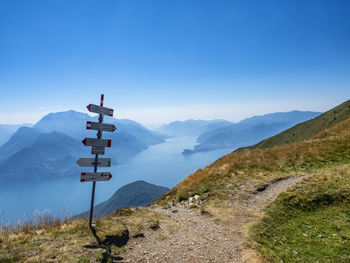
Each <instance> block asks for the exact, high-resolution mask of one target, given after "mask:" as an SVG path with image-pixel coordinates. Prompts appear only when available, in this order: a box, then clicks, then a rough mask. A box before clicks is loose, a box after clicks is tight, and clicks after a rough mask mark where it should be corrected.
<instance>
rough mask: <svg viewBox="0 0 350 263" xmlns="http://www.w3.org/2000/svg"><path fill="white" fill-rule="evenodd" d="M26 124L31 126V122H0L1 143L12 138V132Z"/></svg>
mask: <svg viewBox="0 0 350 263" xmlns="http://www.w3.org/2000/svg"><path fill="white" fill-rule="evenodd" d="M22 126H26V127H30V126H31V125H30V124H0V145H2V144H4V143H5V142H7V141H8V139H10V137H11V136H12V134H14V133H15V132H16V131H17V130H18V129H19V128H20V127H22Z"/></svg>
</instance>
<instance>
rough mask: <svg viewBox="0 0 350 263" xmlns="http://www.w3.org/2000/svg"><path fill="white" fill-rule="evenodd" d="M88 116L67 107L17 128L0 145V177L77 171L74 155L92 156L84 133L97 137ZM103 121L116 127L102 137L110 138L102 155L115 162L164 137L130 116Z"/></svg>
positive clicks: (48, 176)
mask: <svg viewBox="0 0 350 263" xmlns="http://www.w3.org/2000/svg"><path fill="white" fill-rule="evenodd" d="M87 120H94V118H92V117H90V116H89V115H88V114H84V113H80V112H76V111H66V112H58V113H50V114H48V115H46V116H45V117H43V118H42V119H41V120H40V121H39V122H38V123H36V124H35V125H34V127H33V128H28V127H21V128H19V129H18V131H17V132H16V133H15V134H13V135H12V136H11V138H10V139H9V140H8V142H7V143H5V144H4V145H2V146H1V147H0V162H1V167H0V181H3V182H4V181H9V180H16V179H19V178H20V179H22V178H26V179H27V180H35V179H39V178H40V179H52V178H57V177H62V176H65V177H69V176H71V175H72V174H75V175H76V174H79V171H80V170H79V169H80V168H79V167H78V165H77V164H76V161H77V159H78V158H80V157H92V155H91V147H86V146H84V145H83V144H82V143H81V141H82V140H83V139H84V138H85V137H92V138H95V137H96V131H92V130H86V128H85V127H86V121H87ZM95 120H96V118H95ZM106 123H114V124H115V125H116V127H117V130H116V131H115V132H114V133H110V132H104V133H103V138H111V139H112V147H111V148H106V151H105V156H106V157H111V158H112V164H114V165H115V164H118V162H121V161H124V160H126V159H127V158H129V157H130V156H132V155H135V154H137V153H139V152H141V151H143V150H144V149H146V148H147V147H149V146H150V145H152V144H157V143H161V142H163V141H164V140H163V138H162V137H161V136H159V135H157V134H156V133H153V132H151V131H149V130H147V129H146V128H145V127H143V126H142V125H141V124H139V123H137V122H134V121H131V120H116V119H114V118H106Z"/></svg>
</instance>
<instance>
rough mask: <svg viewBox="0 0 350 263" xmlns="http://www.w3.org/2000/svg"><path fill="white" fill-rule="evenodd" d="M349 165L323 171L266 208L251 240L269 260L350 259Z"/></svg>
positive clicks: (342, 260)
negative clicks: (264, 214)
mask: <svg viewBox="0 0 350 263" xmlns="http://www.w3.org/2000/svg"><path fill="white" fill-rule="evenodd" d="M349 211H350V165H343V166H341V167H339V168H338V167H337V168H331V169H326V170H324V171H322V172H319V173H317V174H316V175H314V176H312V177H309V178H307V179H305V180H304V181H303V182H302V183H301V184H299V185H297V186H295V187H293V188H292V189H290V190H289V191H288V192H285V193H282V194H281V195H280V196H279V197H278V199H277V200H276V201H275V202H273V203H272V204H271V205H270V206H269V207H268V208H267V209H266V216H265V217H264V218H263V219H262V220H261V221H260V222H259V223H258V224H257V225H255V226H254V227H253V235H252V240H253V241H254V242H256V243H257V248H258V250H259V251H260V252H261V254H262V255H263V256H264V258H265V259H266V261H267V262H349V260H350V250H349V247H350V212H349Z"/></svg>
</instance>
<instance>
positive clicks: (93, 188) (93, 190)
mask: <svg viewBox="0 0 350 263" xmlns="http://www.w3.org/2000/svg"><path fill="white" fill-rule="evenodd" d="M103 96H104V95H103V94H101V102H100V106H101V107H103ZM98 122H99V123H102V122H103V114H102V113H100V114H99V117H98ZM101 138H102V130H98V131H97V139H98V140H100V139H101ZM97 164H98V154H96V155H95V164H94V173H96V172H97ZM95 188H96V181H93V182H92V193H91V206H90V217H89V226H90V229H91V230H93V232H94V231H95V230H94V229H93V227H92V217H93V214H94V200H95Z"/></svg>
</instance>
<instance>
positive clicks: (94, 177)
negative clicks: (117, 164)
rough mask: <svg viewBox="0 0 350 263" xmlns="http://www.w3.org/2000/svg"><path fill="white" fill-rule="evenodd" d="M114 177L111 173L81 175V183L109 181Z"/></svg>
mask: <svg viewBox="0 0 350 263" xmlns="http://www.w3.org/2000/svg"><path fill="white" fill-rule="evenodd" d="M111 178H112V175H111V174H110V173H109V172H102V173H101V172H100V173H81V176H80V182H96V181H109V179H111Z"/></svg>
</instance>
